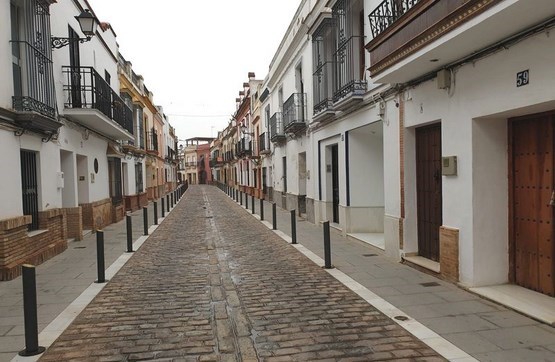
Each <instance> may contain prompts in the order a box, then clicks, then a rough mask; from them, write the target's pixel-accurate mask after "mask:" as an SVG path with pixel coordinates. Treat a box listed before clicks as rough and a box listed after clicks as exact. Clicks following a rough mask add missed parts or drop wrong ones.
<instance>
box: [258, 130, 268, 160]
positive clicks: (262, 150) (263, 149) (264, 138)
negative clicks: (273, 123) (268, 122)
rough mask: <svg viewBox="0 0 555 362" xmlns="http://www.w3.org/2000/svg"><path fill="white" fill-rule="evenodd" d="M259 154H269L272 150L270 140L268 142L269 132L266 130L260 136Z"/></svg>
mask: <svg viewBox="0 0 555 362" xmlns="http://www.w3.org/2000/svg"><path fill="white" fill-rule="evenodd" d="M258 146H259V147H258V154H259V155H267V154H269V153H270V152H271V150H270V142H268V134H267V133H266V132H264V133H262V134H261V135H260V136H258Z"/></svg>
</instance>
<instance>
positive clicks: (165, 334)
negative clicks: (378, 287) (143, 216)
mask: <svg viewBox="0 0 555 362" xmlns="http://www.w3.org/2000/svg"><path fill="white" fill-rule="evenodd" d="M70 359H71V360H95V361H121V360H141V359H176V360H201V361H204V360H213V361H218V360H222V361H234V360H236V361H239V360H243V361H249V360H257V359H260V360H267V361H289V360H297V361H306V360H345V361H367V360H391V359H397V360H415V361H419V360H420V361H434V360H438V361H439V360H443V359H442V358H441V357H439V356H437V354H436V353H435V352H434V351H433V350H431V349H430V348H429V347H427V346H426V345H424V344H423V343H422V342H420V341H418V340H417V339H416V338H415V337H414V336H412V335H410V334H409V333H408V332H406V331H405V330H404V329H402V328H401V327H399V325H397V324H396V323H394V322H393V321H392V320H390V319H389V318H387V317H385V316H384V315H383V314H382V313H380V312H379V311H377V310H376V309H375V308H373V307H372V306H370V305H369V304H368V303H366V302H365V301H364V300H363V299H361V298H360V297H358V296H357V295H356V294H354V293H353V292H351V291H350V290H349V289H347V288H346V287H345V286H344V285H342V284H341V283H339V282H338V281H337V280H336V279H334V278H333V277H331V276H330V275H329V274H328V273H326V272H325V271H324V270H322V269H321V268H320V267H318V266H317V265H315V264H314V263H313V262H312V261H310V260H309V259H307V258H306V257H304V256H303V255H302V254H300V253H298V252H297V251H296V250H295V249H294V248H292V247H290V246H289V245H287V244H286V243H284V242H283V240H282V239H281V238H279V237H278V236H277V235H276V234H275V233H273V232H272V231H270V230H268V228H267V227H266V226H264V225H263V224H261V223H256V222H253V220H252V216H250V215H248V214H247V213H246V212H245V211H242V210H241V209H240V207H239V206H238V205H237V204H235V203H234V202H233V201H232V200H230V199H229V198H226V197H224V195H223V194H222V193H221V192H220V191H219V190H218V189H216V188H213V187H191V188H190V189H189V191H188V192H187V193H186V195H185V197H184V199H183V200H182V202H181V203H179V204H178V206H177V207H176V208H175V210H174V211H173V212H172V213H171V214H170V215H169V216H168V217H167V219H166V220H165V221H164V223H163V224H162V225H161V226H160V227H159V228H158V229H157V230H156V231H155V232H154V234H153V235H151V237H150V238H149V239H148V240H147V242H146V243H145V244H144V245H143V246H142V248H141V249H140V250H139V251H138V252H136V253H135V255H134V256H133V258H131V260H130V261H129V262H128V263H127V264H126V265H125V266H124V267H123V268H122V269H121V270H120V272H119V273H118V274H117V275H116V276H115V277H113V278H112V280H111V281H110V283H108V285H107V286H106V287H105V288H104V289H103V290H102V291H101V292H100V294H99V295H98V296H97V297H96V298H95V299H94V300H93V302H92V303H91V304H90V305H89V306H88V307H87V308H86V309H85V311H84V312H83V313H82V314H81V315H80V316H79V317H78V318H77V319H76V320H75V321H74V323H73V324H72V325H71V326H70V327H69V328H68V329H67V330H66V331H65V332H64V333H63V334H62V335H61V337H60V338H59V339H58V340H57V341H56V342H55V343H54V344H53V345H52V346H51V347H50V348H49V350H48V351H47V352H46V353H45V355H44V356H43V357H42V358H41V360H42V361H60V360H70Z"/></svg>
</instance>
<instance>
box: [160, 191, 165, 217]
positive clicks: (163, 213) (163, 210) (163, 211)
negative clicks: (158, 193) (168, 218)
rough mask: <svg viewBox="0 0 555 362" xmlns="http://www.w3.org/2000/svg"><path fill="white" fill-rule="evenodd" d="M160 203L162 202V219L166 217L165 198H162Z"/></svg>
mask: <svg viewBox="0 0 555 362" xmlns="http://www.w3.org/2000/svg"><path fill="white" fill-rule="evenodd" d="M160 201H162V217H164V215H165V214H166V205H164V197H163V196H162V197H161V198H160Z"/></svg>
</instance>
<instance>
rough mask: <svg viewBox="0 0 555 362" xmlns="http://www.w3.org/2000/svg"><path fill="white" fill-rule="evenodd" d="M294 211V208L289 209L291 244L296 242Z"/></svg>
mask: <svg viewBox="0 0 555 362" xmlns="http://www.w3.org/2000/svg"><path fill="white" fill-rule="evenodd" d="M296 212H297V211H296V210H291V244H296V243H297V217H296V215H295V213H296Z"/></svg>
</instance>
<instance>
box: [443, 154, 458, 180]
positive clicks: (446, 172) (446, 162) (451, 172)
mask: <svg viewBox="0 0 555 362" xmlns="http://www.w3.org/2000/svg"><path fill="white" fill-rule="evenodd" d="M441 174H442V175H443V176H457V156H446V157H442V158H441Z"/></svg>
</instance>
